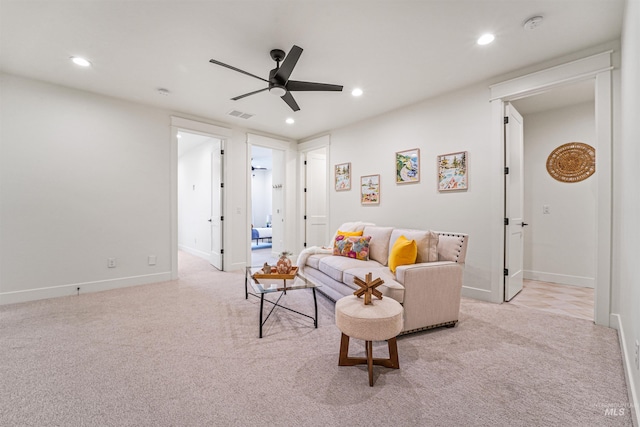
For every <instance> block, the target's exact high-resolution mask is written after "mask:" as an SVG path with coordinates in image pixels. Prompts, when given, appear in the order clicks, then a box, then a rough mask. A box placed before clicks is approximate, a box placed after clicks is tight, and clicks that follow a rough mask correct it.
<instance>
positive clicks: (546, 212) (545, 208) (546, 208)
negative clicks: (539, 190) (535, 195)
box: [542, 205, 551, 215]
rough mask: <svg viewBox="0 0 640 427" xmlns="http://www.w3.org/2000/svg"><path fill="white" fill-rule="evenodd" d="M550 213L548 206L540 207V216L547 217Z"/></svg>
mask: <svg viewBox="0 0 640 427" xmlns="http://www.w3.org/2000/svg"><path fill="white" fill-rule="evenodd" d="M550 213H551V207H550V206H549V205H542V214H543V215H549V214H550Z"/></svg>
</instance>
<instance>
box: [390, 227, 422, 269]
mask: <svg viewBox="0 0 640 427" xmlns="http://www.w3.org/2000/svg"><path fill="white" fill-rule="evenodd" d="M417 256H418V245H417V244H416V241H415V240H409V239H407V238H406V237H405V236H404V235H402V236H400V237H398V238H397V239H396V241H395V243H394V244H393V247H392V248H391V253H390V254H389V270H391V272H392V273H395V272H396V267H397V266H399V265H407V264H415V262H416V257H417Z"/></svg>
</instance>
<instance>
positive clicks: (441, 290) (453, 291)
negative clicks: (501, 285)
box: [396, 261, 464, 331]
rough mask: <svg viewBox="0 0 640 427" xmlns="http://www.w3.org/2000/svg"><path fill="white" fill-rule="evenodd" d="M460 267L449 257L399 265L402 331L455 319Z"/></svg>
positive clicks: (456, 317) (458, 306) (397, 277)
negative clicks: (435, 260)
mask: <svg viewBox="0 0 640 427" xmlns="http://www.w3.org/2000/svg"><path fill="white" fill-rule="evenodd" d="M463 271H464V267H463V265H460V264H457V263H455V262H452V261H438V262H428V263H421V264H412V265H403V266H399V267H398V268H397V269H396V280H397V281H398V282H400V283H402V285H403V286H404V303H403V305H404V308H405V313H406V317H405V326H404V330H405V331H410V330H412V329H418V328H423V327H425V326H430V325H439V324H442V323H447V322H455V321H457V320H458V314H459V312H460V297H461V293H462V277H463Z"/></svg>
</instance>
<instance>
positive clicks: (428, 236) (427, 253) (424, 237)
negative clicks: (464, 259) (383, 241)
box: [389, 228, 438, 263]
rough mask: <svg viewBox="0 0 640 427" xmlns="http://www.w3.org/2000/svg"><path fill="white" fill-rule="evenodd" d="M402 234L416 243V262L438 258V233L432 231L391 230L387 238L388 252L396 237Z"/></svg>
mask: <svg viewBox="0 0 640 427" xmlns="http://www.w3.org/2000/svg"><path fill="white" fill-rule="evenodd" d="M403 235H404V236H405V237H406V238H407V239H409V240H415V241H416V244H417V245H418V256H417V257H416V263H421V262H434V261H437V260H438V234H437V233H434V232H433V231H425V230H410V229H405V228H396V229H394V230H393V231H392V232H391V237H390V238H389V245H390V249H389V252H391V248H392V247H393V244H394V243H395V242H396V240H397V239H398V237H400V236H403Z"/></svg>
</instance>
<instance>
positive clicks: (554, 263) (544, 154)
mask: <svg viewBox="0 0 640 427" xmlns="http://www.w3.org/2000/svg"><path fill="white" fill-rule="evenodd" d="M594 86H595V80H594V79H589V80H586V81H582V82H579V83H575V84H571V85H565V86H562V87H560V88H556V89H553V90H551V91H548V92H545V93H543V94H539V95H535V96H530V97H527V98H523V99H520V100H517V101H514V102H512V104H513V106H515V108H516V109H517V110H518V112H519V113H520V114H521V115H522V116H523V123H524V138H523V142H524V143H523V162H522V164H523V170H524V173H523V189H524V191H523V202H524V207H523V216H524V218H525V221H526V223H527V224H528V226H527V227H523V231H524V233H523V239H524V242H523V278H524V287H523V290H522V291H521V292H520V294H518V295H517V296H515V297H514V298H513V300H512V302H513V303H514V304H518V305H525V306H530V307H535V308H538V309H542V310H544V311H548V312H553V313H557V314H566V315H570V316H573V317H578V318H582V319H588V320H594V288H595V281H596V280H595V277H596V264H597V263H596V256H597V255H596V254H597V237H596V236H597V220H596V213H597V200H598V180H597V173H598V171H597V170H596V172H595V173H594V174H593V175H591V176H589V177H588V178H587V179H585V180H583V181H579V182H569V183H568V182H561V181H558V180H556V179H554V178H553V177H552V176H551V175H550V174H549V172H548V170H547V159H548V157H549V155H550V154H551V153H552V152H553V150H555V149H556V148H558V147H559V146H561V145H563V144H567V143H570V142H581V143H584V144H588V145H590V146H592V147H595V146H596V145H597V140H596V125H595V123H596V122H595V87H594Z"/></svg>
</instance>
